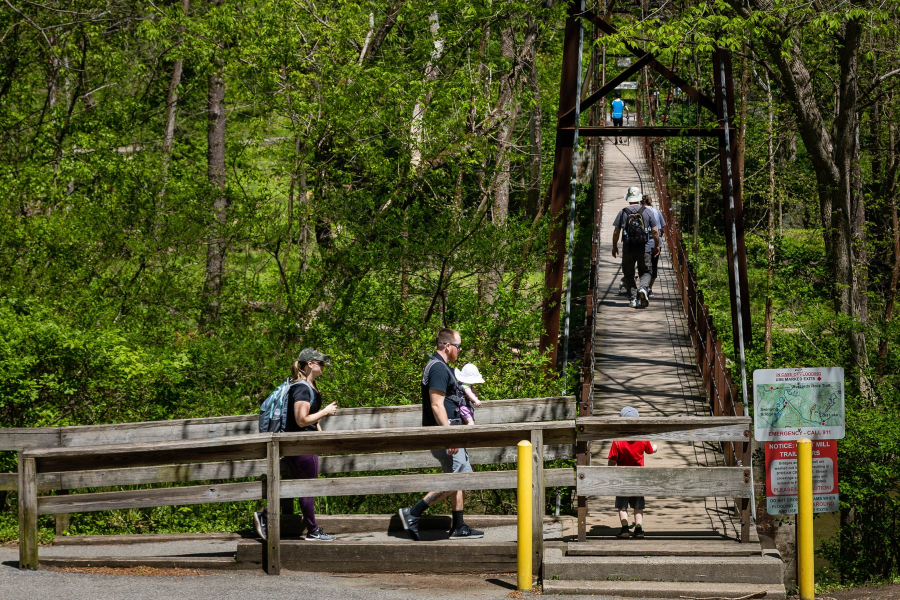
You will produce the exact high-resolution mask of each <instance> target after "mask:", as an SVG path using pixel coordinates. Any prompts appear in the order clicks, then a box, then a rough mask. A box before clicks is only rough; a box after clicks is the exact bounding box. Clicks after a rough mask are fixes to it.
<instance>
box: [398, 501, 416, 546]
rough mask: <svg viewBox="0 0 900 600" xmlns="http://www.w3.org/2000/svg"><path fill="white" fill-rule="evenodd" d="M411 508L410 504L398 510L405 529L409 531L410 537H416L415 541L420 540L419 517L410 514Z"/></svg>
mask: <svg viewBox="0 0 900 600" xmlns="http://www.w3.org/2000/svg"><path fill="white" fill-rule="evenodd" d="M409 511H410V508H409V507H408V506H406V507H404V508H401V509H400V510H398V511H397V512H398V513H399V515H400V522H401V523H403V529H405V530H406V531H407V532H409V537H411V538H412V539H414V540H415V541H417V542H418V541H419V517H414V516H412V515H411V514H409Z"/></svg>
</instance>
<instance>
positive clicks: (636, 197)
mask: <svg viewBox="0 0 900 600" xmlns="http://www.w3.org/2000/svg"><path fill="white" fill-rule="evenodd" d="M625 200H627V201H628V203H629V204H637V203H638V202H640V201H641V190H640V188H636V187H634V186H631V187H630V188H628V191H627V192H625Z"/></svg>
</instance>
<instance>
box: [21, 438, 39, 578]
mask: <svg viewBox="0 0 900 600" xmlns="http://www.w3.org/2000/svg"><path fill="white" fill-rule="evenodd" d="M35 467H36V465H35V460H34V459H33V458H24V457H22V455H19V568H20V569H30V570H35V569H37V568H38V519H37V518H38V508H39V506H38V495H37V473H36V471H35Z"/></svg>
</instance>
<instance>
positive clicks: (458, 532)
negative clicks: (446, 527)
mask: <svg viewBox="0 0 900 600" xmlns="http://www.w3.org/2000/svg"><path fill="white" fill-rule="evenodd" d="M483 537H484V532H483V531H478V530H477V529H472V528H471V527H469V526H468V525H465V524H463V525H462V526H460V527H457V528H456V529H454V530H453V531H451V532H450V539H451V540H474V539H478V538H483Z"/></svg>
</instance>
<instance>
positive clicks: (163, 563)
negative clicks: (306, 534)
mask: <svg viewBox="0 0 900 600" xmlns="http://www.w3.org/2000/svg"><path fill="white" fill-rule="evenodd" d="M54 543H55V542H54ZM42 563H43V566H45V567H56V568H67V567H68V568H78V567H81V568H84V567H107V568H111V569H130V568H135V567H152V568H154V569H214V570H220V569H221V570H229V571H236V570H244V571H246V570H255V569H259V565H258V564H254V563H246V562H237V561H236V560H234V558H231V557H228V556H129V557H124V556H93V557H90V558H81V557H74V556H55V557H51V558H45V559H44V560H43V561H42Z"/></svg>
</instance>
